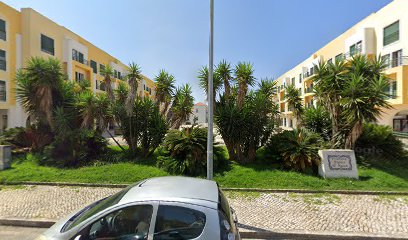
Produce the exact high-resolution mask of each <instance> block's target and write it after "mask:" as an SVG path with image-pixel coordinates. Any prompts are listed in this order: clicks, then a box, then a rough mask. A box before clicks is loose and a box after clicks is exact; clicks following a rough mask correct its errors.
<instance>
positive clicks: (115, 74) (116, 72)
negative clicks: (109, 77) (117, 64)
mask: <svg viewBox="0 0 408 240" xmlns="http://www.w3.org/2000/svg"><path fill="white" fill-rule="evenodd" d="M113 76H114V77H115V78H118V71H116V70H113Z"/></svg>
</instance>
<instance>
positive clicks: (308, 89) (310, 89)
mask: <svg viewBox="0 0 408 240" xmlns="http://www.w3.org/2000/svg"><path fill="white" fill-rule="evenodd" d="M308 93H314V91H313V87H307V88H305V94H308Z"/></svg>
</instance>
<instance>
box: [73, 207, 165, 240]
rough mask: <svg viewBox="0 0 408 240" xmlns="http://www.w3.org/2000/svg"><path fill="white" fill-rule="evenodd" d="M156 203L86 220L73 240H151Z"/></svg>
mask: <svg viewBox="0 0 408 240" xmlns="http://www.w3.org/2000/svg"><path fill="white" fill-rule="evenodd" d="M157 208H158V202H155V201H149V202H137V203H130V204H126V205H121V206H118V207H115V208H112V209H110V210H108V211H106V212H104V213H101V214H98V216H95V217H93V218H92V219H91V220H88V221H87V222H88V223H86V224H84V227H82V228H81V230H80V231H79V233H77V234H76V235H74V237H73V238H71V239H73V240H151V239H152V238H153V230H154V228H153V225H154V224H153V223H154V220H155V218H156V214H157Z"/></svg>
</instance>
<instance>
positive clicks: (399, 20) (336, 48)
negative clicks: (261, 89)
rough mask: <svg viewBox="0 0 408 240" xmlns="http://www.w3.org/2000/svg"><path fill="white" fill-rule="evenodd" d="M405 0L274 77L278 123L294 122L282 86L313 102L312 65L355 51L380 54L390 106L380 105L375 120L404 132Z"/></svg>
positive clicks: (407, 102) (407, 73) (407, 126)
mask: <svg viewBox="0 0 408 240" xmlns="http://www.w3.org/2000/svg"><path fill="white" fill-rule="evenodd" d="M407 13H408V1H407V0H394V1H393V2H391V3H390V4H388V5H387V6H385V7H384V8H382V9H380V10H379V11H377V12H376V13H372V14H371V15H369V16H368V17H366V18H365V19H363V20H362V21H360V22H359V23H357V24H356V25H354V26H353V27H351V28H350V29H348V30H347V31H346V32H344V33H343V34H341V35H340V36H338V37H337V38H336V39H334V40H333V41H331V42H330V43H328V44H327V45H326V46H324V47H322V48H321V49H319V50H318V51H316V52H315V53H313V54H312V55H311V56H310V57H309V58H307V59H305V60H304V61H303V62H302V63H300V64H299V65H297V66H296V67H294V68H292V69H291V70H289V71H287V72H286V73H284V74H283V75H282V76H280V77H279V78H278V79H277V86H278V94H277V96H276V97H277V100H278V101H279V108H280V112H281V127H282V128H284V129H291V128H292V127H293V126H295V124H296V122H295V121H296V120H295V119H294V118H293V113H292V109H289V108H288V104H287V103H286V101H285V87H286V86H288V85H294V86H295V87H296V88H298V89H299V90H300V91H301V94H302V98H303V101H304V102H303V103H304V106H305V107H306V108H308V107H311V106H313V105H316V99H315V96H314V93H313V84H314V83H313V81H312V79H311V77H312V76H313V75H314V66H315V65H317V64H318V63H319V61H329V62H330V61H335V60H336V59H337V60H340V59H346V60H347V59H349V58H351V57H352V56H353V55H355V54H364V55H368V56H372V57H374V56H382V57H383V58H384V59H385V60H386V62H387V64H388V68H387V70H386V71H385V73H386V74H387V75H388V77H389V78H390V80H391V82H390V86H389V89H388V91H389V93H390V94H391V95H392V96H393V97H392V98H390V99H389V100H388V101H389V102H390V103H391V105H392V106H393V109H384V113H383V114H382V116H381V117H380V118H379V119H378V123H379V124H383V125H388V126H391V127H392V128H393V129H394V131H401V132H408V60H407V59H408V57H406V56H407V55H408V14H407Z"/></svg>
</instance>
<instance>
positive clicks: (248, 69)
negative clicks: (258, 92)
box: [235, 62, 255, 109]
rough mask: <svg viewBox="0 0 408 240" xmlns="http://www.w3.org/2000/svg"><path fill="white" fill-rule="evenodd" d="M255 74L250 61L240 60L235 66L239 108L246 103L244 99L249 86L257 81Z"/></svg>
mask: <svg viewBox="0 0 408 240" xmlns="http://www.w3.org/2000/svg"><path fill="white" fill-rule="evenodd" d="M253 74H254V70H253V68H252V65H251V64H250V63H246V62H239V63H238V65H237V66H236V67H235V80H236V81H237V83H238V98H237V105H238V108H239V109H241V108H242V106H243V105H244V99H245V96H246V95H247V92H248V86H252V85H253V84H254V83H255V77H254V76H253Z"/></svg>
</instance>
